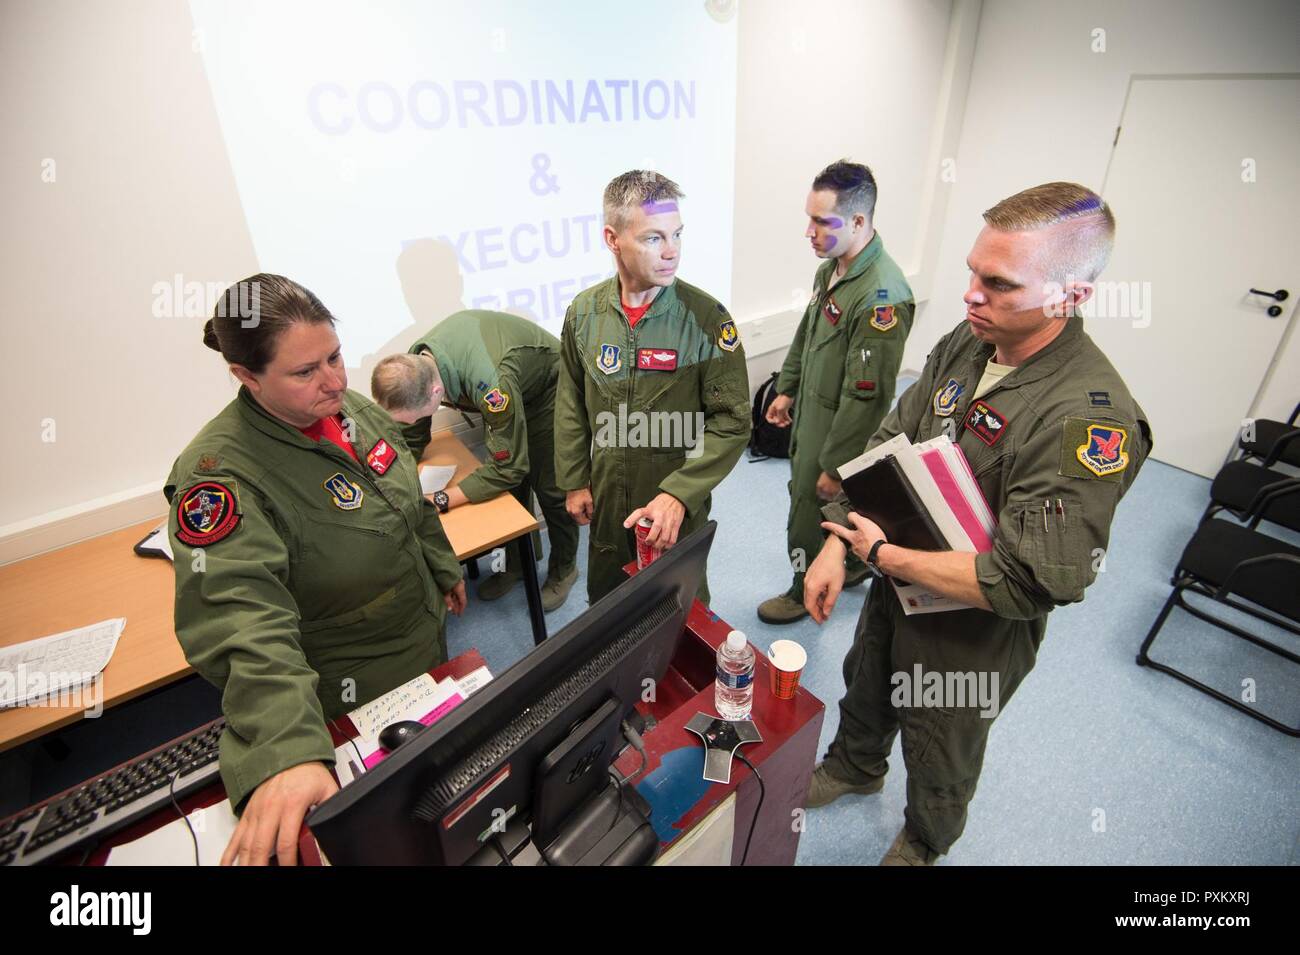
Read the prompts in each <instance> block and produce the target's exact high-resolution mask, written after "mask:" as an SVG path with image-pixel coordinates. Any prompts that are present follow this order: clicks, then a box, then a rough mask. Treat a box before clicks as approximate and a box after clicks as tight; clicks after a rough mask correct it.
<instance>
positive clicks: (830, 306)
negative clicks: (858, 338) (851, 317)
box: [822, 296, 842, 325]
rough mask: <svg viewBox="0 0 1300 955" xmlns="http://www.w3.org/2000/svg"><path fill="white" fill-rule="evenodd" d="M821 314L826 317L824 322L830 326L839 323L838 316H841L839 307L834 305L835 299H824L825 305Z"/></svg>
mask: <svg viewBox="0 0 1300 955" xmlns="http://www.w3.org/2000/svg"><path fill="white" fill-rule="evenodd" d="M822 314H823V315H825V316H826V321H828V322H830V323H831V324H832V325H838V324H839V323H840V315H841V314H842V313H841V312H840V307H839V306H838V305H836V304H835V299H833V298H831V297H830V296H827V297H826V304H825V305H823V306H822Z"/></svg>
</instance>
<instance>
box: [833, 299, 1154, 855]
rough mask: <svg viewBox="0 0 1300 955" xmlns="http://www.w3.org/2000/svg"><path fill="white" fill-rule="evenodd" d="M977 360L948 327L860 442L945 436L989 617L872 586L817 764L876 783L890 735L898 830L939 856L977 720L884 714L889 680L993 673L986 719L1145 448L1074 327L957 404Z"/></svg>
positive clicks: (973, 763)
mask: <svg viewBox="0 0 1300 955" xmlns="http://www.w3.org/2000/svg"><path fill="white" fill-rule="evenodd" d="M993 351H994V348H993V346H992V345H991V344H988V343H985V342H981V341H980V340H979V339H977V338H976V337H975V336H974V335H972V334H971V332H970V329H969V326H968V324H967V323H965V322H963V323H962V324H961V325H960V326H958V327H957V328H956V329H954V330H953V331H952V332H950V333H949V334H948V335H946V336H945V337H944V338H943V339H942V340H941V341H940V342H939V343H938V345H936V346H935V348H934V351H932V352H931V353H930V356H929V358H928V359H927V360H926V364H925V370H924V372H923V373H922V375H921V379H920V381H918V382H917V383H916V384H915V385H913V386H912V387H911V388H909V389H908V390H907V391H906V392H904V393H903V395H902V397H901V398H900V399H899V402H898V406H897V408H895V409H894V411H893V412H891V413H890V414H889V416H888V417H887V418H886V419H885V422H884V424H883V425H882V426H881V428H880V430H879V431H877V432H876V433H875V435H874V436H872V439H871V442H870V446H872V447H874V446H875V445H878V444H880V443H881V442H883V441H885V440H887V439H889V438H891V437H893V436H894V435H896V434H906V435H907V436H908V437H909V438H910V439H911V440H912V441H913V442H914V443H915V442H920V441H925V440H928V439H930V438H933V437H936V436H938V435H940V434H943V433H945V432H946V433H948V434H949V436H950V437H951V438H952V439H953V440H954V441H956V442H957V444H958V445H959V446H960V447H961V449H962V451H963V453H964V454H965V455H966V458H967V460H968V461H969V463H970V466H971V469H972V470H973V471H974V473H975V477H976V479H977V480H978V482H979V485H980V488H981V489H982V490H983V492H984V496H985V498H986V499H987V500H988V503H989V507H990V509H991V510H992V511H993V514H994V515H995V517H996V519H997V529H996V533H995V536H994V543H993V549H992V550H991V551H989V552H987V553H983V554H979V555H978V556H977V557H976V558H975V572H976V576H977V577H978V580H979V586H980V590H981V591H982V592H983V594H984V597H985V599H986V600H987V601H988V602H989V604H990V606H992V608H993V610H992V612H989V611H985V610H977V609H971V610H956V611H949V612H946V613H930V614H916V615H913V616H910V617H909V616H906V615H905V614H904V613H903V609H902V606H901V605H900V603H899V601H898V597H897V595H896V593H895V591H894V588H893V587H892V586H891V585H890V584H889V583H888V582H887V581H876V582H874V583H873V584H872V587H871V594H870V596H869V597H868V599H867V602H866V606H865V607H864V608H863V610H862V615H861V617H860V618H859V620H858V627H857V632H856V634H855V638H854V642H853V646H852V648H851V649H850V650H849V653H848V655H847V656H846V657H845V659H844V682H845V686H846V688H847V689H846V692H845V695H844V698H843V699H842V700H841V701H840V725H839V729H838V731H837V732H836V735H835V739H834V741H833V742H832V743H831V745H830V748H829V751H828V753H827V756H826V763H827V768H828V769H829V770H830V772H831V773H832V775H834V776H837V777H840V778H842V779H846V780H851V781H853V782H855V783H858V784H865V783H867V782H869V781H870V780H872V779H873V778H876V777H879V776H882V775H884V773H885V771H886V770H887V769H888V762H887V759H886V757H887V756H888V754H889V751H890V748H891V747H892V745H893V741H894V736H895V734H897V733H898V732H899V731H900V730H901V731H902V735H903V761H904V764H905V765H906V767H907V809H906V813H905V815H906V818H907V824H908V827H909V828H910V829H911V830H912V831H913V832H914V833H915V834H916V835H918V836H920V837H921V838H922V839H924V840H925V841H926V843H928V844H929V845H930V847H931V848H933V849H935V850H936V851H938V852H941V853H943V852H947V851H948V850H949V848H951V846H952V844H953V842H955V841H956V839H957V837H958V836H960V835H961V832H962V829H963V828H964V827H965V824H966V807H967V805H968V803H969V802H970V800H971V797H972V796H973V795H974V793H975V785H976V783H977V782H978V781H979V775H980V769H981V767H982V766H983V761H984V746H985V743H986V741H987V738H988V732H989V728H990V726H991V725H992V722H993V719H992V717H991V716H981V715H980V711H981V709H983V708H982V707H981V706H980V705H978V704H976V703H973V702H972V701H971V699H970V697H969V696H968V697H967V699H966V701H965V702H966V703H967V705H965V706H959V705H953V704H955V703H958V702H961V701H960V700H956V699H953V698H949V699H945V700H944V701H943V703H942V705H938V706H935V705H921V704H920V703H919V702H918V701H917V700H916V699H915V698H913V699H912V700H911V701H908V700H906V698H903V697H900V702H902V703H904V704H908V705H900V706H897V707H895V706H894V704H893V702H892V701H891V694H892V693H893V692H894V690H895V689H896V686H897V685H896V684H895V683H894V682H893V681H892V680H891V677H892V676H893V675H894V674H902V675H903V676H906V677H909V678H910V677H911V676H912V675H913V674H914V667H916V666H920V667H921V668H922V671H923V672H924V673H931V672H938V673H944V674H959V673H960V674H968V673H971V674H985V675H986V676H985V678H986V685H988V686H991V684H992V680H993V678H994V675H996V678H997V680H998V712H1000V711H1001V708H1002V707H1005V706H1006V704H1007V701H1008V700H1009V699H1010V698H1011V695H1012V694H1013V693H1014V692H1015V690H1016V687H1017V686H1019V684H1020V681H1021V680H1022V679H1024V677H1025V675H1026V674H1027V673H1028V672H1029V671H1030V669H1031V668H1032V667H1033V665H1034V662H1035V659H1036V656H1037V652H1038V648H1039V645H1040V644H1041V643H1042V640H1043V635H1044V633H1045V631H1046V628H1047V614H1048V613H1049V612H1050V611H1051V610H1052V609H1053V608H1054V607H1057V606H1062V605H1064V604H1067V603H1073V602H1076V601H1079V600H1082V599H1083V595H1084V589H1085V588H1086V587H1087V586H1088V585H1089V584H1091V583H1092V581H1093V580H1094V579H1096V575H1097V572H1098V569H1099V568H1100V566H1101V564H1102V560H1103V559H1104V555H1105V548H1106V545H1107V542H1108V540H1109V536H1110V524H1111V519H1112V518H1113V516H1114V513H1115V507H1116V505H1117V504H1118V503H1119V500H1120V498H1121V497H1122V496H1123V494H1124V492H1125V491H1126V490H1128V488H1129V486H1130V485H1131V484H1132V483H1133V480H1134V479H1135V478H1136V477H1137V474H1138V471H1139V469H1140V468H1141V467H1142V463H1143V461H1145V460H1146V457H1147V455H1148V453H1150V450H1151V446H1152V439H1151V431H1150V427H1149V425H1148V423H1147V420H1146V415H1145V413H1144V412H1143V411H1142V409H1141V408H1140V407H1139V406H1138V404H1137V402H1136V401H1134V399H1133V397H1132V395H1130V394H1129V391H1128V388H1127V386H1126V385H1125V384H1124V381H1123V379H1121V378H1120V376H1119V373H1118V372H1116V371H1115V369H1114V367H1113V366H1112V365H1111V363H1110V362H1109V361H1108V360H1107V359H1106V356H1105V355H1103V354H1102V353H1101V351H1100V350H1099V349H1098V348H1097V346H1096V345H1095V344H1094V343H1093V341H1092V339H1091V338H1089V337H1088V336H1087V335H1086V334H1085V333H1084V331H1083V320H1082V319H1081V318H1071V319H1069V320H1068V321H1067V324H1066V327H1065V329H1064V330H1063V331H1062V332H1061V334H1060V335H1059V336H1058V337H1057V338H1056V339H1054V340H1053V341H1052V342H1051V343H1049V344H1048V345H1047V346H1046V347H1045V348H1043V349H1042V350H1041V351H1039V352H1038V353H1037V354H1035V355H1033V356H1032V357H1031V358H1030V359H1029V360H1028V361H1026V362H1024V363H1023V364H1021V365H1019V366H1018V367H1017V368H1016V369H1015V370H1014V371H1013V372H1011V373H1010V374H1009V375H1007V376H1006V377H1005V378H1003V379H1002V380H1001V381H1000V382H999V383H998V384H997V385H996V386H994V387H993V388H992V389H991V390H990V391H989V392H988V393H987V394H985V395H983V396H982V397H981V398H980V399H978V401H975V400H972V395H973V393H974V391H975V390H976V387H977V385H978V383H979V381H980V378H981V377H982V375H983V372H984V368H985V365H986V363H987V362H988V360H989V358H991V357H992V356H993ZM1058 499H1059V500H1060V502H1061V505H1062V506H1061V508H1060V509H1059V510H1058V509H1057V507H1056V502H1057V500H1058ZM1046 501H1051V502H1052V507H1051V509H1050V511H1048V512H1047V513H1046V514H1045V512H1044V509H1043V505H1044V502H1046ZM847 508H848V500H847V498H846V497H845V496H844V495H843V494H841V495H840V496H839V497H838V498H837V499H836V500H835V501H834V502H832V503H830V504H828V505H826V507H825V508H824V509H823V511H824V513H825V515H826V518H827V520H831V521H836V522H838V523H840V524H842V525H844V526H846V527H848V526H850V525H849V523H848V520H847V516H846V515H847ZM1098 616H1099V619H1100V620H1101V621H1102V622H1103V624H1104V625H1103V627H1102V629H1105V626H1109V625H1110V623H1113V621H1111V620H1110V617H1109V616H1108V615H1107V614H1106V612H1105V608H1104V607H1102V608H1099V610H1098ZM948 679H949V678H948V677H945V681H947V680H948ZM953 679H954V680H955V677H954V678H953ZM993 715H996V714H993Z"/></svg>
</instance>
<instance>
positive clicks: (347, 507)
mask: <svg viewBox="0 0 1300 955" xmlns="http://www.w3.org/2000/svg"><path fill="white" fill-rule="evenodd" d="M321 487H323V488H325V490H327V491H329V493H330V497H331V498H332V499H333V500H334V506H335V507H337V508H338V509H339V510H341V511H355V510H356V509H357V508H358V507H360V506H361V502H362V500H363V499H364V498H365V496H366V495H365V493H364V492H363V491H362V490H361V487H360V485H358V484H355V483H354V482H352V481H349V480H348V479H347V476H346V475H344V473H343V472H342V471H336V472H334V473H333V474H331V475H330V476H329V477H328V478H326V479H325V483H324V484H322V485H321Z"/></svg>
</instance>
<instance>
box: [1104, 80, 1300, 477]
mask: <svg viewBox="0 0 1300 955" xmlns="http://www.w3.org/2000/svg"><path fill="white" fill-rule="evenodd" d="M1298 118H1300V77H1297V76H1294V75H1287V76H1280V77H1278V76H1259V77H1204V78H1202V77H1181V76H1177V77H1159V76H1153V77H1134V78H1133V82H1132V84H1131V85H1130V88H1129V95H1128V100H1127V102H1126V104H1125V107H1124V114H1123V118H1122V121H1121V126H1120V133H1119V140H1118V143H1117V144H1116V146H1115V149H1114V153H1113V155H1112V156H1111V162H1110V168H1109V169H1108V171H1107V174H1106V181H1105V184H1104V186H1103V193H1104V195H1105V199H1106V201H1107V202H1108V203H1109V204H1110V207H1111V209H1112V210H1113V211H1114V213H1115V219H1116V244H1115V252H1114V255H1113V257H1112V258H1111V263H1110V265H1109V267H1108V268H1107V269H1106V270H1105V272H1103V273H1102V276H1101V281H1100V282H1099V283H1098V288H1097V295H1096V303H1095V305H1094V306H1093V308H1092V309H1090V311H1093V312H1094V313H1095V314H1093V315H1092V317H1090V318H1089V319H1088V320H1087V322H1086V327H1087V330H1088V333H1089V334H1090V335H1092V337H1093V338H1094V339H1095V340H1096V342H1097V344H1098V345H1100V346H1101V349H1102V351H1104V352H1105V353H1106V355H1107V357H1109V358H1110V360H1111V362H1113V363H1114V365H1115V367H1116V368H1117V369H1118V370H1119V372H1120V374H1121V375H1123V377H1124V380H1125V381H1126V382H1127V383H1128V386H1129V389H1130V390H1131V391H1132V392H1133V394H1134V396H1135V397H1136V398H1137V400H1138V402H1139V403H1140V404H1141V405H1142V407H1143V408H1144V409H1145V410H1146V412H1147V415H1148V416H1149V418H1150V420H1151V427H1152V430H1153V431H1154V434H1155V450H1154V452H1153V455H1152V456H1153V457H1155V458H1157V459H1159V460H1161V461H1164V462H1166V463H1168V464H1172V465H1175V466H1177V467H1180V468H1184V469H1185V470H1188V471H1194V472H1196V473H1198V474H1203V475H1205V476H1207V477H1212V476H1213V475H1214V474H1215V473H1216V472H1217V471H1218V469H1219V467H1220V465H1221V464H1222V463H1223V459H1224V456H1225V454H1226V453H1227V452H1228V450H1229V449H1230V448H1231V447H1232V445H1233V442H1234V441H1235V440H1236V437H1237V433H1238V432H1239V430H1240V429H1241V426H1242V421H1243V419H1245V418H1248V417H1249V416H1250V415H1251V413H1252V409H1253V406H1254V404H1255V400H1256V396H1257V394H1258V393H1259V391H1260V387H1261V384H1262V382H1263V380H1264V376H1265V374H1266V373H1267V371H1268V368H1269V364H1270V362H1271V361H1272V360H1273V356H1274V354H1275V353H1276V352H1277V349H1278V343H1279V341H1280V340H1281V338H1282V335H1283V333H1284V332H1285V330H1286V327H1287V323H1288V322H1289V321H1290V320H1291V318H1292V315H1293V314H1294V311H1295V303H1296V300H1297V298H1300V253H1298V252H1297V242H1296V238H1295V231H1296V227H1297V224H1300V182H1297V179H1298V178H1300V177H1298V176H1297V173H1296V170H1297V167H1298V165H1300V122H1297V119H1298ZM1251 288H1256V289H1261V290H1263V291H1268V292H1275V291H1277V290H1279V289H1285V290H1287V292H1288V293H1289V295H1288V297H1287V298H1286V299H1285V300H1284V301H1280V302H1279V301H1275V300H1274V299H1272V298H1268V297H1264V296H1260V295H1253V294H1251V293H1250V292H1249V289H1251ZM1273 305H1277V306H1280V310H1281V311H1280V314H1279V315H1277V316H1276V317H1270V316H1269V314H1268V308H1269V306H1273ZM1085 314H1087V312H1085ZM1274 374H1275V375H1283V376H1289V377H1291V379H1292V380H1293V381H1294V382H1295V391H1296V395H1295V398H1294V399H1293V400H1300V369H1294V368H1292V369H1286V368H1281V367H1279V368H1278V369H1276V370H1275V371H1274Z"/></svg>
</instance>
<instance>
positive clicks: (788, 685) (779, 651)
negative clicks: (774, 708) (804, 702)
mask: <svg viewBox="0 0 1300 955" xmlns="http://www.w3.org/2000/svg"><path fill="white" fill-rule="evenodd" d="M767 659H768V662H769V663H770V664H771V666H769V667H768V668H767V673H768V686H769V687H770V688H771V690H772V696H773V697H775V698H776V699H778V700H792V699H794V691H795V690H797V689H799V676H800V674H802V673H803V668H804V666H805V665H807V663H808V654H807V652H806V651H805V650H804V648H803V647H801V646H799V644H797V643H795V642H794V641H793V640H778V641H776V642H775V643H774V644H772V646H771V647H770V648H768V651H767Z"/></svg>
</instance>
